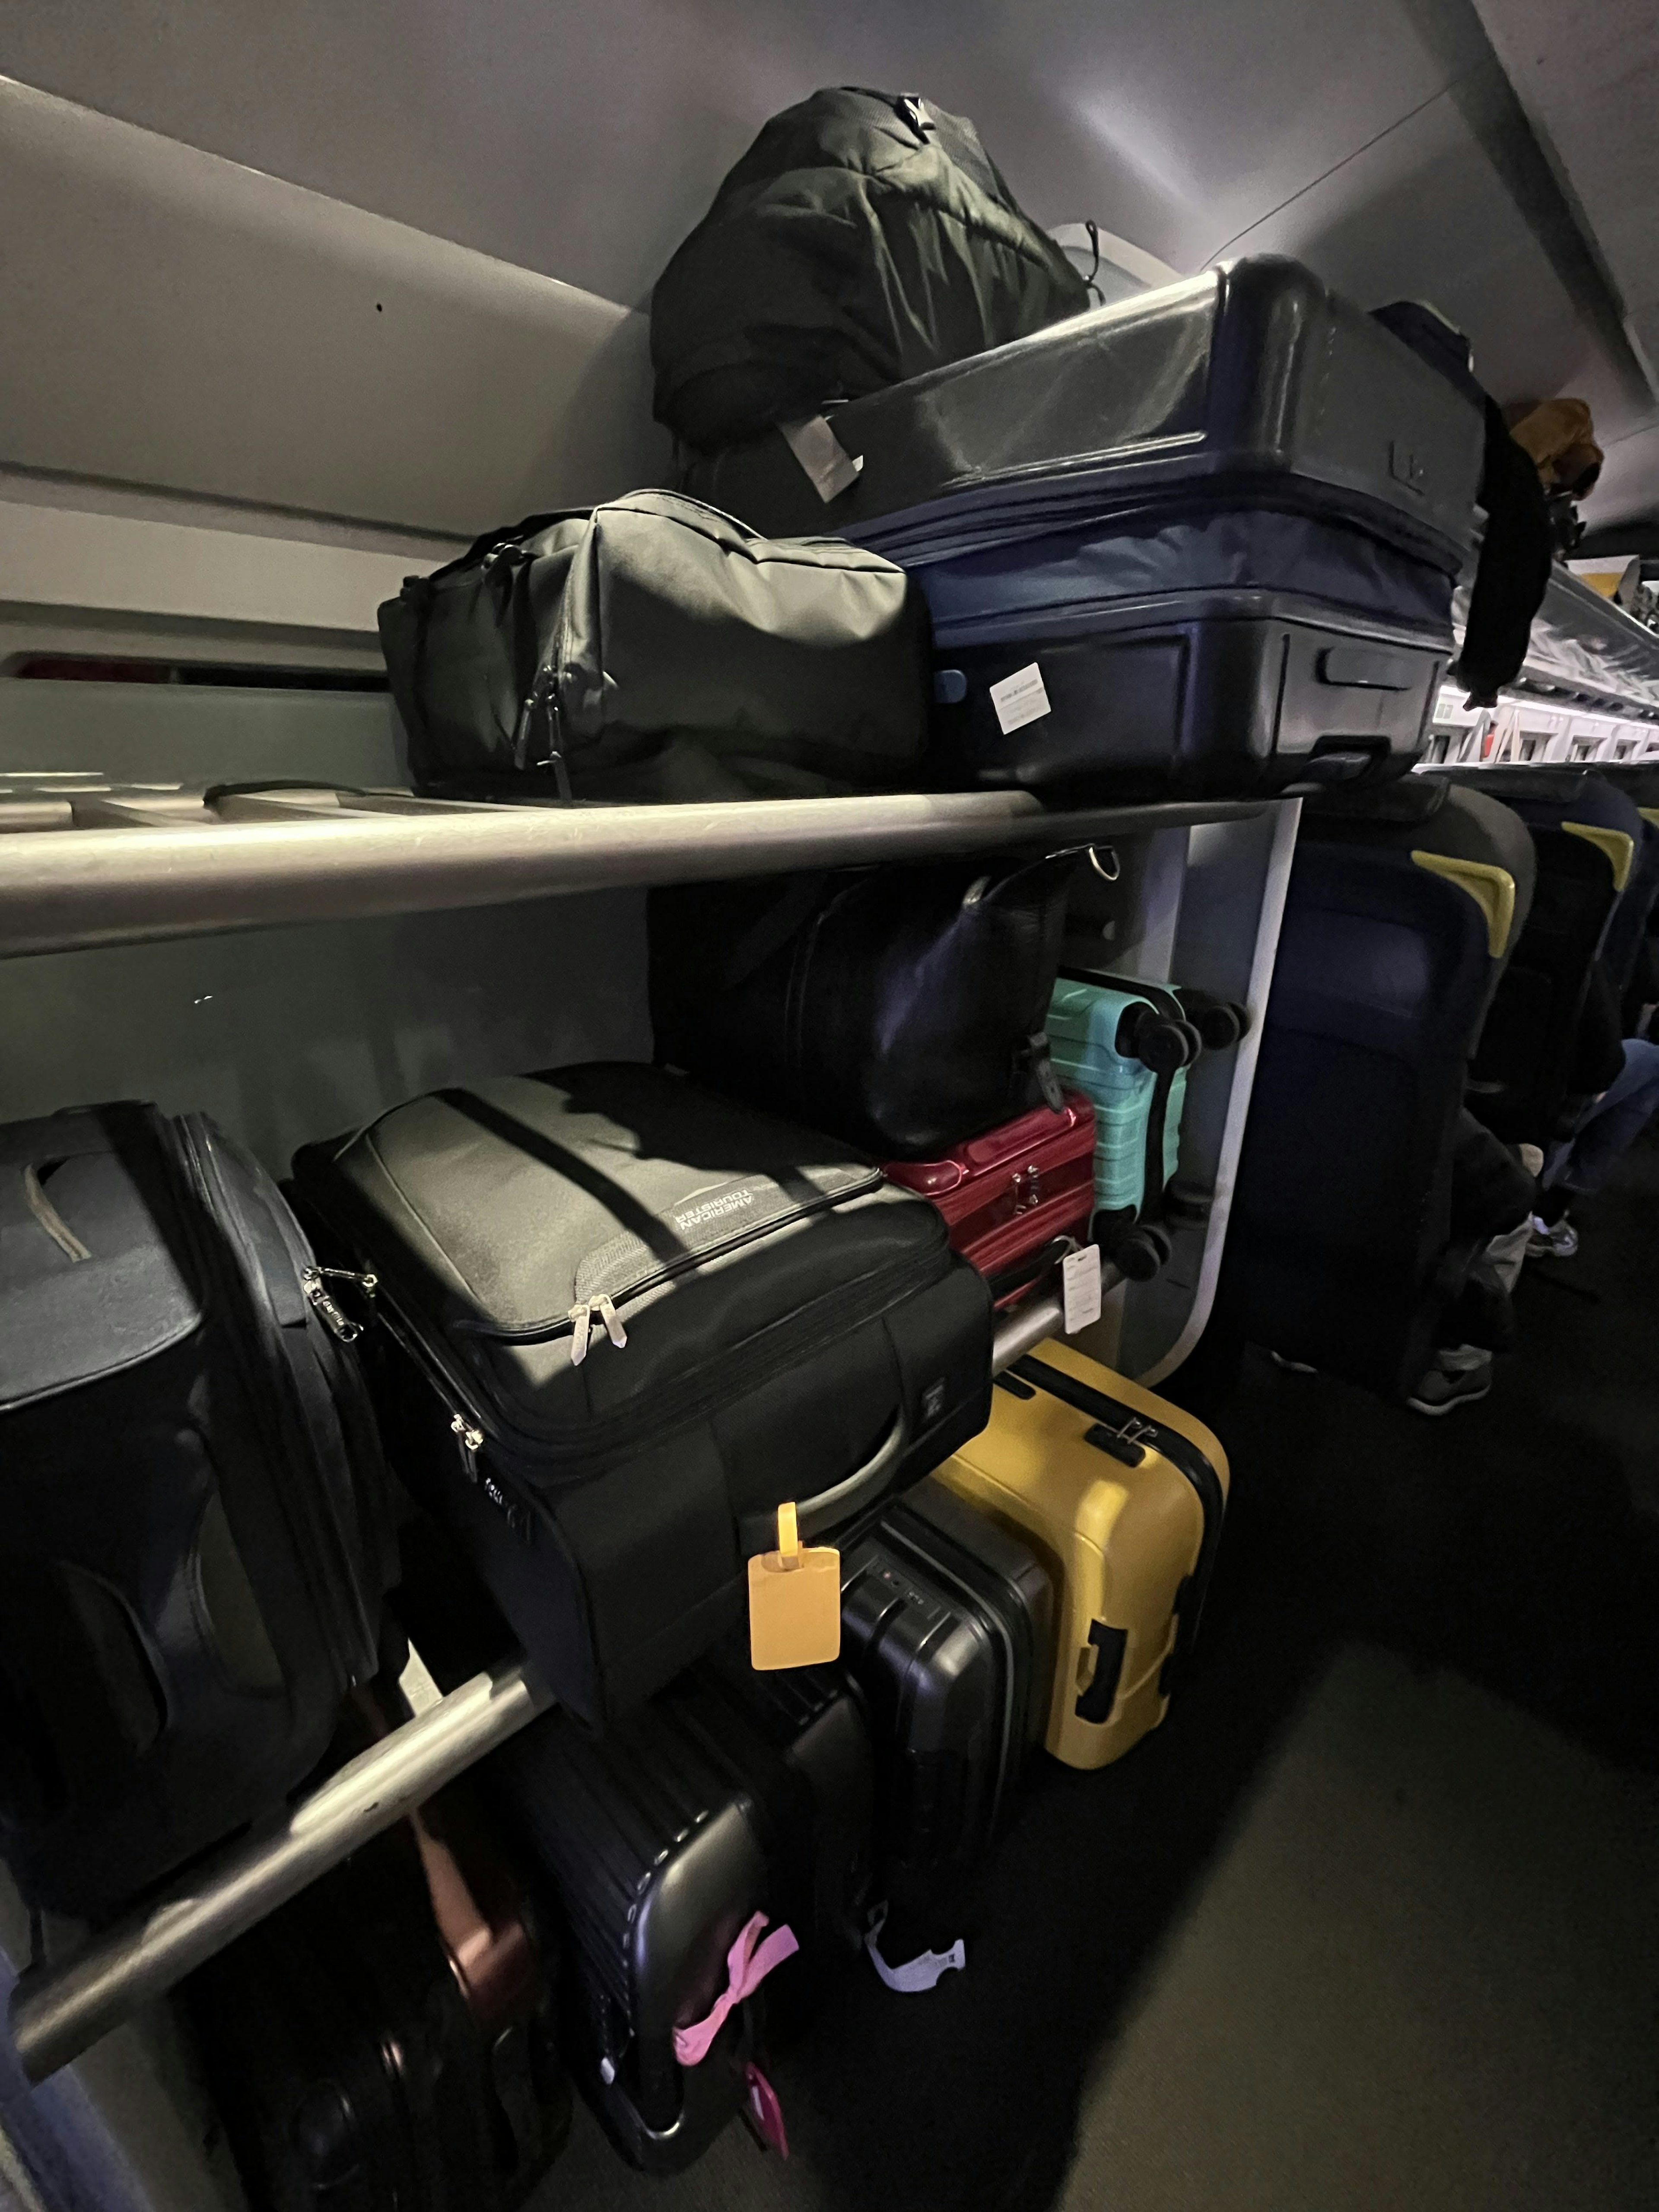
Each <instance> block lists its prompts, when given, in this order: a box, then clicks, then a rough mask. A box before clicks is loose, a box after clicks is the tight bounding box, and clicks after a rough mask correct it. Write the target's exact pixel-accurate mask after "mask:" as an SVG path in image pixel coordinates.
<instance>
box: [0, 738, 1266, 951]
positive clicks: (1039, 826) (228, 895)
mask: <svg viewBox="0 0 1659 2212" xmlns="http://www.w3.org/2000/svg"><path fill="white" fill-rule="evenodd" d="M1264 803H1265V802H1263V801H1261V800H1213V801H1206V800H1182V801H1173V802H1167V803H1162V804H1155V805H1127V806H1125V805H1120V806H1095V807H1086V808H1077V809H1070V810H1066V809H1059V808H1051V807H1046V806H1044V805H1042V802H1041V801H1040V800H1039V799H1036V798H1034V797H1033V796H1032V795H1031V794H1030V793H1029V792H1023V791H980V792H932V793H930V792H884V793H877V794H873V795H871V794H866V795H861V796H860V797H857V798H853V799H765V800H756V801H751V802H748V803H744V802H740V801H739V802H732V801H723V802H720V803H710V804H707V805H657V806H605V805H575V806H538V805H528V806H517V805H483V804H477V805H474V804H471V803H465V802H462V801H457V800H444V799H422V798H418V797H416V794H415V793H412V792H408V791H392V790H386V791H368V792H343V791H337V790H331V789H328V788H324V787H319V788H307V789H292V788H290V789H282V788H277V789H273V790H267V791H234V790H224V791H219V792H214V793H202V792H200V791H191V790H188V789H185V788H182V787H177V786H173V787H154V786H152V787H143V786H131V785H129V786H120V785H112V784H109V783H106V782H105V781H103V780H102V779H100V778H98V777H95V776H76V775H36V776H12V777H8V778H3V779H0V833H3V832H11V833H13V834H10V835H5V834H0V956H11V955H15V954H20V953H29V952H52V951H65V950H68V949H70V948H71V947H76V946H85V945H123V944H131V943H135V942H137V941H138V940H141V939H155V938H168V937H191V936H199V935H204V934H206V933H210V932H213V931H219V930H230V929H256V928H260V927H271V926H273V925H280V924H284V923H293V922H303V921H347V920H351V919H355V918H357V917H360V916H363V915H388V914H411V913H420V912H427V911H432V910H435V909H437V908H459V907H479V906H499V905H503V904H506V903H507V902H512V901H514V900H520V899H533V898H543V897H546V896H550V894H553V893H557V892H568V891H589V890H614V889H617V888H621V887H626V886H631V885H637V884H665V883H689V882H696V881H702V880H706V879H708V878H715V877H722V876H734V875H737V876H742V875H765V874H769V873H773V872H782V871H784V870H787V869H791V868H808V867H822V866H835V865H840V866H857V865H859V864H860V863H861V862H871V861H877V860H920V859H925V858H927V857H929V856H931V855H933V854H945V853H971V852H980V851H987V850H990V849H993V848H1003V849H1006V848H1009V847H1011V846H1013V847H1026V848H1030V847H1034V846H1036V847H1043V846H1047V847H1048V848H1060V847H1062V846H1066V845H1074V846H1084V845H1088V844H1091V843H1095V842H1101V841H1103V840H1106V839H1109V838H1113V837H1125V836H1134V835H1136V834H1138V833H1145V832H1146V831H1149V830H1154V829H1180V828H1185V827H1189V826H1192V825H1194V824H1196V823H1206V822H1227V821H1240V820H1243V819H1246V818H1248V817H1250V816H1252V815H1255V814H1257V813H1259V812H1260V811H1261V806H1262V805H1263V804H1264Z"/></svg>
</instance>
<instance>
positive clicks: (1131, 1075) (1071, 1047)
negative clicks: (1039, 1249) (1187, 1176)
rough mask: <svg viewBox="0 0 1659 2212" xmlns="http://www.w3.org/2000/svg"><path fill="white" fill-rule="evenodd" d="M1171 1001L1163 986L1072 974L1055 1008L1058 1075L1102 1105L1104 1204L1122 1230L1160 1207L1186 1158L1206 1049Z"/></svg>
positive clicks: (1051, 1018) (1098, 1110)
mask: <svg viewBox="0 0 1659 2212" xmlns="http://www.w3.org/2000/svg"><path fill="white" fill-rule="evenodd" d="M1155 993H1156V995H1154V994H1155ZM1168 1002H1169V994H1167V993H1164V992H1163V991H1162V990H1159V989H1158V987H1156V986H1146V987H1142V986H1141V985H1139V984H1138V983H1133V982H1127V981H1126V982H1123V983H1121V984H1119V983H1104V982H1097V981H1092V980H1091V979H1090V978H1087V977H1085V976H1080V975H1063V976H1062V977H1061V978H1060V981H1059V982H1057V983H1056V984H1055V986H1054V996H1053V997H1052V998H1051V999H1050V1000H1049V1002H1048V1050H1049V1054H1050V1055H1051V1057H1052V1058H1053V1060H1054V1066H1055V1068H1056V1069H1057V1070H1058V1072H1059V1073H1060V1075H1061V1076H1062V1077H1063V1078H1064V1079H1065V1080H1066V1082H1067V1083H1069V1084H1073V1085H1076V1087H1077V1088H1078V1089H1079V1091H1084V1092H1085V1093H1086V1095H1087V1096H1088V1097H1089V1098H1090V1100H1091V1102H1092V1103H1093V1106H1094V1109H1095V1204H1096V1206H1097V1208H1098V1209H1099V1211H1100V1212H1102V1213H1103V1214H1105V1215H1108V1216H1116V1217H1118V1220H1117V1223H1116V1224H1115V1225H1122V1226H1127V1225H1128V1224H1129V1223H1130V1222H1132V1221H1133V1220H1134V1219H1136V1218H1139V1217H1141V1216H1142V1215H1144V1214H1146V1213H1149V1212H1152V1211H1153V1210H1154V1209H1155V1208H1156V1206H1157V1205H1158V1200H1160V1198H1161V1197H1162V1196H1163V1194H1164V1187H1165V1185H1166V1184H1167V1183H1168V1182H1169V1181H1170V1177H1171V1176H1173V1175H1174V1173H1175V1171H1176V1162H1177V1160H1178V1159H1179V1157H1180V1151H1181V1115H1182V1108H1183V1107H1184V1105H1185V1103H1186V1098H1187V1070H1188V1067H1189V1066H1191V1065H1192V1063H1193V1061H1194V1060H1196V1059H1197V1057H1198V1055H1199V1053H1200V1050H1201V1049H1202V1046H1201V1043H1200V1037H1199V1033H1198V1031H1197V1030H1196V1029H1195V1028H1194V1026H1193V1025H1192V1024H1190V1023H1189V1022H1188V1021H1187V1020H1186V1018H1184V1016H1182V1015H1181V1014H1180V1013H1178V1012H1176V1013H1171V1012H1169V1011H1168ZM1101 1226H1102V1229H1103V1231H1106V1230H1107V1228H1108V1225H1107V1224H1102V1225H1101ZM1108 1241H1110V1239H1109V1237H1108Z"/></svg>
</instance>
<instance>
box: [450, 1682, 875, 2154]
mask: <svg viewBox="0 0 1659 2212" xmlns="http://www.w3.org/2000/svg"><path fill="white" fill-rule="evenodd" d="M483 1774H484V1776H485V1778H486V1782H487V1786H488V1787H489V1789H490V1790H491V1791H492V1794H493V1796H494V1797H495V1802H496V1803H497V1805H498V1806H499V1808H501V1811H502V1813H503V1814H504V1815H505V1816H507V1818H509V1819H511V1820H513V1822H514V1824H515V1825H516V1826H517V1827H518V1829H519V1831H520V1834H521V1835H522V1837H523V1838H524V1841H525V1843H526V1846H527V1848H528V1850H530V1852H531V1853H532V1855H533V1857H535V1858H536V1860H537V1861H538V1863H539V1864H540V1865H541V1867H542V1868H543V1869H544V1872H545V1873H546V1874H547V1875H548V1876H549V1877H550V1880H551V1881H552V1883H553V1884H554V1886H555V1887H556V1890H557V1893H558V1897H559V1899H560V1902H561V1904H562V1908H563V1917H564V1923H565V1926H566V1929H567V1930H568V1937H569V1944H568V1966H569V1969H570V1972H569V1977H568V2018H569V2034H568V2053H569V2057H570V2060H571V2064H572V2068H573V2071H574V2075H575V2077H576V2081H577V2082H578V2085H579V2086H580V2088H581V2089H582V2091H583V2092H584V2093H585V2094H586V2097H587V2098H588V2100H589V2101H590V2103H591V2104H592V2106H593V2109H594V2111H595V2112H597V2113H598V2115H599V2119H600V2120H601V2122H602V2123H603V2124H604V2126H605V2130H606V2131H607V2133H608V2134H609V2135H610V2136H611V2139H612V2141H613V2142H615V2143H616V2145H617V2148H618V2149H619V2150H620V2151H621V2152H622V2154H623V2156H624V2157H625V2158H627V2159H628V2160H629V2161H630V2162H631V2163H632V2164H633V2165H635V2166H639V2167H641V2168H642V2169H643V2170H644V2171H646V2172H653V2173H675V2172H680V2171H681V2170H682V2169H683V2168H684V2167H685V2166H688V2165H690V2163H691V2161H692V2160H694V2159H696V2157H698V2156H699V2155H700V2154H701V2153H702V2151H704V2150H705V2149H706V2148H708V2144H709V2143H710V2142H713V2140H714V2137H715V2136H716V2135H718V2134H719V2133H720V2130H722V2129H723V2128H724V2127H725V2126H726V2124H727V2123H728V2122H729V2121H730V2120H731V2119H732V2118H733V2117H734V2116H735V2115H737V2114H738V2112H742V2111H744V2108H745V2106H749V2105H750V2100H751V2098H752V2097H753V2095H754V2094H755V2093H756V2089H757V2085H756V2081H755V2076H754V2069H756V2067H757V2063H758V2062H759V2060H760V2059H761V2058H762V2057H763V2050H764V2038H763V2000H764V1992H763V1991H759V1992H756V1993H752V1994H748V1995H745V1996H744V1997H743V1999H742V2001H741V2002H738V2003H737V2004H735V2005H734V2006H733V2007H732V2009H731V2010H730V2011H729V2012H728V2013H727V2015H726V2017H725V2019H724V2021H721V2023H720V2026H719V2027H718V2030H717V2032H716V2033H714V2036H713V2039H712V2041H710V2042H709V2044H708V2048H707V2050H706V2051H705V2052H704V2053H703V2055H702V2057H699V2058H698V2059H697V2060H696V2062H695V2063H681V2060H680V2057H678V2055H677V2051H676V2030H677V2029H678V2030H682V2031H684V2030H687V2029H690V2028H693V2027H696V2026H697V2025H698V2024H699V2023H701V2022H703V2021H706V2020H708V2017H709V2015H711V2013H712V2012H713V2010H714V2008H715V2007H716V2005H717V2003H718V2002H719V2001H720V1998H721V1996H722V1995H723V1993H724V1992H725V1991H726V1989H727V1987H728V1977H729V1973H730V1958H731V1954H732V1947H733V1945H734V1943H736V1942H738V1940H739V1939H740V1938H741V1937H742V1936H744V1931H745V1929H748V1928H749V1927H750V1923H753V1922H754V1920H755V1919H756V1917H757V1915H763V1916H765V1919H766V1921H767V1923H769V1926H768V1927H767V1929H766V1930H765V1935H766V1936H768V1937H769V1936H771V1934H772V1933H773V1931H775V1929H779V1928H781V1927H787V1928H788V1929H790V1930H791V1931H792V1932H793V1936H794V1937H795V1939H796V1941H797V1942H799V1944H801V1945H802V1946H810V1945H811V1942H812V1941H813V1939H814V1938H815V1937H817V1938H820V1939H823V1940H826V1941H828V1942H831V1943H833V1942H836V1941H837V1940H839V1941H842V1942H851V1941H854V1940H856V1937H857V1935H858V1933H859V1931H860V1928H861V1926H862V1921H863V1911H864V1905H865V1901H866V1890H867V1887H868V1879H869V1848H870V1824H871V1801H872V1776H871V1753H870V1743H869V1738H868V1735H867V1733H866V1728H865V1723H864V1721H863V1718H862V1716H861V1714H860V1710H859V1705H858V1701H857V1699H855V1697H854V1694H853V1692H852V1691H851V1690H850V1689H849V1687H848V1685H847V1683H846V1682H845V1681H844V1680H842V1678H841V1677H840V1676H839V1675H838V1674H836V1671H835V1670H834V1669H832V1668H801V1669H799V1670H797V1671H794V1672H792V1673H790V1674H782V1675H777V1676H773V1677H765V1676H757V1675H754V1674H751V1673H750V1670H749V1668H748V1667H747V1665H746V1663H745V1661H744V1658H743V1657H742V1656H737V1657H735V1658H732V1659H728V1658H727V1657H726V1656H725V1655H722V1657H721V1659H720V1661H719V1662H706V1663H705V1664H704V1665H703V1666H702V1667H700V1668H696V1669H694V1670H693V1671H692V1672H691V1673H690V1674H686V1675H683V1676H682V1677H681V1678H680V1680H678V1681H677V1682H675V1683H674V1684H672V1685H671V1687H670V1688H669V1689H667V1690H666V1691H665V1692H663V1693H662V1694H661V1695H660V1696H659V1697H657V1698H654V1699H652V1701H651V1703H650V1704H649V1705H646V1706H645V1707H643V1708H642V1709H641V1711H639V1712H637V1713H635V1715H633V1716H632V1717H630V1718H629V1720H627V1721H625V1722H623V1723H621V1724H620V1725H619V1726H617V1727H616V1728H614V1729H611V1731H610V1732H609V1734H607V1735H605V1736H604V1737H602V1738H596V1737H593V1736H591V1735H588V1734H587V1733H586V1731H585V1730H584V1729H581V1728H580V1727H579V1726H577V1725H576V1724H575V1723H574V1722H573V1721H571V1720H570V1719H569V1718H568V1717H567V1716H566V1715H564V1714H562V1713H551V1714H549V1715H547V1716H546V1717H544V1719H542V1720H540V1721H538V1722H536V1723H534V1724H533V1725H532V1727H531V1728H529V1729H526V1732H525V1733H524V1735H521V1736H519V1737H517V1738H516V1739H515V1740H514V1741H513V1742H512V1743H510V1744H508V1745H507V1746H506V1747H504V1748H503V1749H502V1750H501V1752H499V1753H496V1754H495V1757H494V1758H492V1759H490V1760H489V1762H488V1763H487V1765H486V1766H485V1768H484V1769H483ZM785 1965H786V1970H787V1972H790V1973H792V1974H794V1973H798V1972H799V1966H793V1965H789V1964H788V1962H787V1961H786V1962H785Z"/></svg>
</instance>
